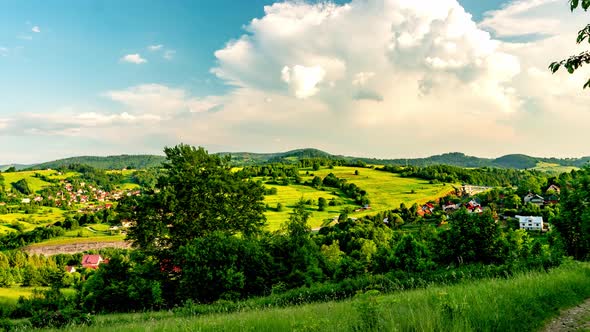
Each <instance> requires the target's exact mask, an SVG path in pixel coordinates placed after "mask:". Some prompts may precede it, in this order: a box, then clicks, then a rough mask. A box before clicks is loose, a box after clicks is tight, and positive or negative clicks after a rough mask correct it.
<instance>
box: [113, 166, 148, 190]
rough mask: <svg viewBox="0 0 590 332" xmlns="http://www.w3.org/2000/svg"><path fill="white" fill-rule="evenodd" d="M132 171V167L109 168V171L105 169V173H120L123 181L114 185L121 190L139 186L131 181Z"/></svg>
mask: <svg viewBox="0 0 590 332" xmlns="http://www.w3.org/2000/svg"><path fill="white" fill-rule="evenodd" d="M133 172H135V170H134V169H125V170H120V171H119V170H111V171H107V173H116V174H121V175H122V176H123V181H121V183H119V184H118V185H117V186H116V187H117V188H118V189H121V190H133V189H139V188H140V186H139V185H138V184H137V183H133V178H132V175H133Z"/></svg>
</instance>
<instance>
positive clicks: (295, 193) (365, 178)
mask: <svg viewBox="0 0 590 332" xmlns="http://www.w3.org/2000/svg"><path fill="white" fill-rule="evenodd" d="M355 170H358V171H359V175H355ZM307 172H308V173H309V174H307ZM330 173H334V175H336V176H337V177H338V178H342V179H346V180H347V181H348V182H351V183H354V184H356V185H357V186H358V187H360V188H361V189H363V190H366V191H367V192H368V193H369V199H370V201H371V209H370V210H366V211H362V212H355V213H352V214H350V216H351V217H356V218H358V217H362V216H365V215H367V214H374V213H377V212H381V211H386V210H392V209H395V208H398V207H399V205H400V204H401V203H405V204H406V205H408V206H410V205H412V204H414V203H418V204H421V203H426V202H427V201H430V200H436V199H438V198H440V197H443V196H445V195H447V194H448V193H450V192H453V191H454V190H455V189H454V188H453V186H452V185H450V184H446V185H445V184H430V183H428V181H425V180H420V179H414V178H403V177H401V176H399V175H398V174H392V173H387V172H382V171H377V170H374V169H370V168H356V167H334V169H328V168H322V169H320V170H318V171H313V170H312V169H304V170H303V171H301V177H302V179H303V181H311V179H313V177H314V176H319V177H321V178H324V177H326V175H328V174H330ZM266 186H267V187H270V188H272V187H275V188H277V194H276V195H267V196H266V197H265V200H264V202H265V203H266V204H268V205H269V206H270V208H271V210H269V211H267V212H266V213H265V215H266V218H267V220H268V227H269V228H270V229H271V230H275V229H278V228H279V227H280V226H281V224H282V223H284V222H285V221H286V220H287V219H288V218H289V214H290V213H291V211H292V208H293V206H294V205H295V203H297V201H299V199H301V198H303V199H311V200H313V201H314V204H315V205H314V206H312V207H310V208H309V211H310V212H312V216H311V218H310V225H311V226H312V228H317V227H320V226H322V225H323V224H325V223H327V222H329V221H330V220H332V218H334V217H337V216H338V215H339V214H340V212H341V211H342V210H343V209H344V208H345V207H350V208H352V209H357V208H359V206H358V205H355V204H354V202H353V200H352V199H350V198H346V197H344V196H342V194H341V193H340V191H339V190H337V195H334V194H333V192H334V191H335V190H336V189H334V188H325V190H317V189H314V188H312V187H309V186H302V185H289V186H279V185H266ZM320 197H324V198H325V199H327V200H330V199H331V198H336V199H339V200H341V201H343V204H342V205H339V206H328V207H327V209H326V211H322V212H320V211H317V200H318V198H320ZM277 203H281V204H283V206H284V210H283V211H281V212H277V211H273V210H272V209H275V208H276V206H277Z"/></svg>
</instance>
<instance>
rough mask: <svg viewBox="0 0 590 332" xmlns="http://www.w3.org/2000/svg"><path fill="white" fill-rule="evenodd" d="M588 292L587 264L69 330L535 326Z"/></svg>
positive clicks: (132, 318)
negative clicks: (316, 301)
mask: <svg viewBox="0 0 590 332" xmlns="http://www.w3.org/2000/svg"><path fill="white" fill-rule="evenodd" d="M588 297H590V265H588V263H568V264H566V265H564V266H562V267H559V268H556V269H554V270H552V271H551V272H549V273H547V272H529V273H525V274H520V275H517V276H515V277H512V278H510V279H486V280H481V281H472V282H465V283H462V284H458V285H453V286H435V287H428V288H425V289H417V290H410V291H402V292H397V293H393V294H388V295H380V294H378V293H377V292H376V291H369V292H367V293H365V294H362V295H358V296H357V297H355V298H353V299H350V300H346V301H341V302H327V303H319V304H304V305H300V306H292V307H286V308H266V309H250V310H248V309H245V310H244V311H241V312H235V313H229V314H209V315H201V316H190V315H180V314H173V313H171V312H148V313H136V314H115V315H104V316H98V317H97V318H96V322H95V324H94V325H93V326H89V327H80V326H76V327H71V328H69V329H68V330H69V331H88V332H91V331H92V332H95V331H96V332H99V331H109V332H118V331H121V332H122V331H534V330H538V329H540V328H542V327H543V326H544V325H545V324H546V323H547V322H548V321H549V320H550V319H551V318H553V317H555V316H557V315H558V314H559V311H560V309H563V308H568V307H572V306H575V305H577V304H579V303H581V302H583V301H584V300H585V299H586V298H588Z"/></svg>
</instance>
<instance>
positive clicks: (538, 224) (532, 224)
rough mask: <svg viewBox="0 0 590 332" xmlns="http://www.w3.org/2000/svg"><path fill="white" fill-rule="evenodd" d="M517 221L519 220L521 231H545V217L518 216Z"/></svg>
mask: <svg viewBox="0 0 590 332" xmlns="http://www.w3.org/2000/svg"><path fill="white" fill-rule="evenodd" d="M516 219H518V225H519V226H520V229H526V230H529V231H542V230H543V217H532V216H516Z"/></svg>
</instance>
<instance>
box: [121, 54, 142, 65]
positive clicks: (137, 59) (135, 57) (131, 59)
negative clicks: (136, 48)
mask: <svg viewBox="0 0 590 332" xmlns="http://www.w3.org/2000/svg"><path fill="white" fill-rule="evenodd" d="M121 61H123V62H128V63H134V64H137V65H139V64H142V63H146V62H147V60H146V59H144V58H142V57H141V55H140V54H139V53H135V54H127V55H125V56H123V57H122V58H121Z"/></svg>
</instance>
